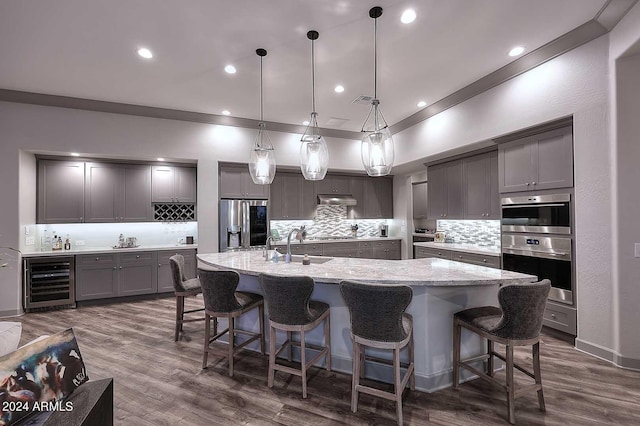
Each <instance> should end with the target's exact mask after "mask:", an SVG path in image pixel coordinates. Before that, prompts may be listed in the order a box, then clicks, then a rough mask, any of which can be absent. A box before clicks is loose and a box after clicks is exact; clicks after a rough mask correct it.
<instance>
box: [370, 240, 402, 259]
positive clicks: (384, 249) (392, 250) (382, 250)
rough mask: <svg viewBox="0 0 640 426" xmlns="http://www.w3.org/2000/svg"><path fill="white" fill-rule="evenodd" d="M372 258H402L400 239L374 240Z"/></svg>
mask: <svg viewBox="0 0 640 426" xmlns="http://www.w3.org/2000/svg"><path fill="white" fill-rule="evenodd" d="M371 258H372V259H388V260H400V241H398V240H389V241H374V242H373V255H372V256H371Z"/></svg>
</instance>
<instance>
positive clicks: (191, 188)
mask: <svg viewBox="0 0 640 426" xmlns="http://www.w3.org/2000/svg"><path fill="white" fill-rule="evenodd" d="M174 175H175V183H174V188H175V189H174V191H175V193H174V195H173V197H174V198H175V201H176V202H179V203H195V202H196V187H197V185H196V175H197V169H196V168H195V167H174Z"/></svg>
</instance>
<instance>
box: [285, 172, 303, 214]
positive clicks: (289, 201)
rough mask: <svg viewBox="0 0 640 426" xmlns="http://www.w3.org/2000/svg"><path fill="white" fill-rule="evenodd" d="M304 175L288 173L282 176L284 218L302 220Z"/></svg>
mask: <svg viewBox="0 0 640 426" xmlns="http://www.w3.org/2000/svg"><path fill="white" fill-rule="evenodd" d="M302 179H303V178H302V175H297V174H294V173H286V174H284V173H283V175H282V217H284V218H286V219H300V218H302V216H303V214H302V200H301V199H300V196H301V195H302Z"/></svg>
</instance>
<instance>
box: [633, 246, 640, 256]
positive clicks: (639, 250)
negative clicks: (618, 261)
mask: <svg viewBox="0 0 640 426" xmlns="http://www.w3.org/2000/svg"><path fill="white" fill-rule="evenodd" d="M634 248H635V252H636V253H635V256H636V257H640V243H635V244H634Z"/></svg>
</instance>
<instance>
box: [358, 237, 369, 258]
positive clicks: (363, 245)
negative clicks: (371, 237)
mask: <svg viewBox="0 0 640 426" xmlns="http://www.w3.org/2000/svg"><path fill="white" fill-rule="evenodd" d="M358 257H359V258H361V259H371V258H373V242H372V241H362V242H358Z"/></svg>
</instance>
